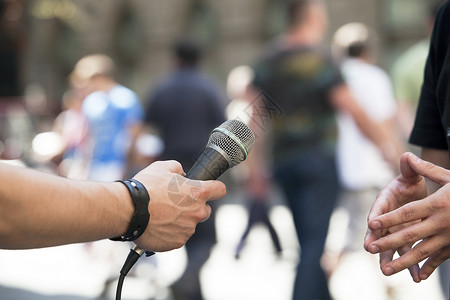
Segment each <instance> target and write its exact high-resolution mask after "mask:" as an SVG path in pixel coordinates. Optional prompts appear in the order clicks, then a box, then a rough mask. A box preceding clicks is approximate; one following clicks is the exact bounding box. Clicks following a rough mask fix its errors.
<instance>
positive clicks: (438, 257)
mask: <svg viewBox="0 0 450 300" xmlns="http://www.w3.org/2000/svg"><path fill="white" fill-rule="evenodd" d="M448 258H450V246H447V247H444V248H442V249H441V250H439V251H437V252H435V253H434V254H433V255H432V256H430V258H429V259H427V261H426V262H425V263H424V264H423V265H422V268H421V269H420V272H419V277H420V279H421V280H425V279H427V278H428V277H429V276H430V275H431V274H432V273H433V272H434V270H436V268H437V267H438V266H439V265H440V264H442V263H443V262H444V261H446V260H447V259H448Z"/></svg>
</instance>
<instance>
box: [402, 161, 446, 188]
mask: <svg viewBox="0 0 450 300" xmlns="http://www.w3.org/2000/svg"><path fill="white" fill-rule="evenodd" d="M407 161H408V164H409V166H410V167H411V169H412V170H414V172H415V173H417V174H419V175H422V176H424V177H426V178H428V179H430V180H431V181H433V182H435V183H437V184H440V185H444V184H446V183H448V182H450V171H449V170H447V169H445V168H442V167H439V166H437V165H435V164H433V163H431V162H428V161H425V160H422V159H420V158H418V157H417V156H415V155H414V154H412V153H409V154H408V156H407Z"/></svg>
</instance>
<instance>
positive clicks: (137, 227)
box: [111, 179, 150, 241]
mask: <svg viewBox="0 0 450 300" xmlns="http://www.w3.org/2000/svg"><path fill="white" fill-rule="evenodd" d="M118 182H120V183H121V184H122V185H123V186H125V187H126V188H127V189H128V192H129V198H130V197H131V200H132V203H133V206H134V213H133V215H132V217H131V220H130V222H129V224H128V229H127V230H126V232H125V233H123V234H121V235H120V236H117V237H113V238H111V240H113V241H134V240H136V239H137V238H139V237H140V236H141V235H142V234H143V233H144V231H145V230H146V228H147V226H148V222H149V220H150V214H149V211H148V204H149V202H150V197H149V195H148V192H147V189H146V188H145V186H144V185H143V184H142V183H140V182H139V181H137V180H136V179H127V180H118ZM129 198H128V199H129Z"/></svg>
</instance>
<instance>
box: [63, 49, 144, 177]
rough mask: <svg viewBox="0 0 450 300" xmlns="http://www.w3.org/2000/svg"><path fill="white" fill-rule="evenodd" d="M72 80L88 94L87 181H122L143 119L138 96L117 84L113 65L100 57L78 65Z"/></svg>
mask: <svg viewBox="0 0 450 300" xmlns="http://www.w3.org/2000/svg"><path fill="white" fill-rule="evenodd" d="M72 80H73V81H77V80H78V82H80V81H82V82H83V83H82V84H84V85H86V87H87V88H88V89H89V91H90V92H91V93H90V94H89V95H88V96H87V97H86V98H85V99H84V102H83V107H82V110H83V113H84V114H85V116H86V119H87V121H88V125H89V137H90V142H89V147H90V149H89V150H90V151H88V152H89V153H90V155H91V156H90V157H89V162H90V163H89V170H88V179H90V180H94V181H111V180H116V179H121V178H124V177H125V175H126V174H127V171H128V163H129V158H130V153H131V151H132V150H133V147H134V143H135V141H136V139H137V136H138V134H139V132H140V129H141V124H142V120H143V117H144V111H143V109H142V106H141V103H140V100H139V98H138V96H137V95H136V93H135V92H133V91H132V90H130V89H129V88H126V87H124V86H122V85H120V84H119V83H117V82H116V80H115V79H114V62H113V61H112V60H111V58H109V57H107V56H106V55H103V54H93V55H88V56H85V57H83V58H82V59H81V60H80V61H78V63H77V64H76V65H75V68H74V71H73V73H72Z"/></svg>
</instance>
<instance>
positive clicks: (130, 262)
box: [116, 245, 155, 300]
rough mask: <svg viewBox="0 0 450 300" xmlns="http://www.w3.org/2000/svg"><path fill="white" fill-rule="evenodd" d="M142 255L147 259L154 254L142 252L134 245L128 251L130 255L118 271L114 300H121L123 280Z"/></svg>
mask: <svg viewBox="0 0 450 300" xmlns="http://www.w3.org/2000/svg"><path fill="white" fill-rule="evenodd" d="M144 253H145V255H146V256H147V257H149V256H152V255H153V254H155V252H152V251H145V250H142V249H140V248H138V247H137V246H136V245H133V247H132V248H131V249H130V253H129V254H128V257H127V259H126V260H125V263H124V264H123V266H122V269H121V270H120V275H119V280H118V282H117V289H116V300H121V299H122V287H123V282H124V280H125V277H126V276H127V274H128V272H129V271H130V270H131V268H132V267H133V266H134V265H135V264H136V262H137V261H138V259H139V258H140V257H141V256H142V255H143V254H144Z"/></svg>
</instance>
